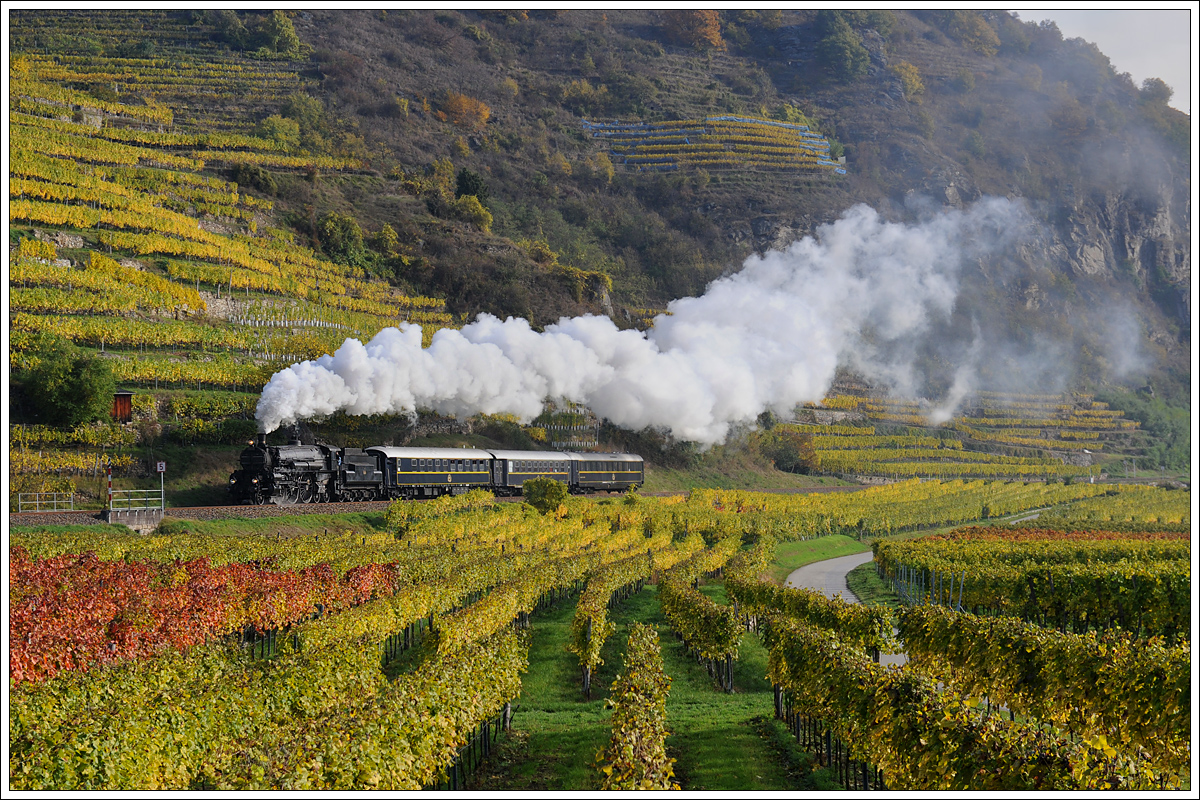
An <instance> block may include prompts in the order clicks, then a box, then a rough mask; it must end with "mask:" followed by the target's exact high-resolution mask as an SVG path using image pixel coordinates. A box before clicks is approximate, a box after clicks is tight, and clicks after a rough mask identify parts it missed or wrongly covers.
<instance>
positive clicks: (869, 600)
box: [846, 561, 903, 610]
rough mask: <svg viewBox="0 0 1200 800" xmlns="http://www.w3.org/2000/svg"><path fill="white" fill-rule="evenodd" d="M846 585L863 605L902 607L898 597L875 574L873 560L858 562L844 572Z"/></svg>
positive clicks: (896, 608)
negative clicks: (858, 563)
mask: <svg viewBox="0 0 1200 800" xmlns="http://www.w3.org/2000/svg"><path fill="white" fill-rule="evenodd" d="M846 586H848V587H849V588H850V591H852V592H854V596H855V597H857V598H858V601H859V602H860V603H862V604H863V605H864V606H872V607H875V606H883V607H885V608H891V609H895V610H899V609H901V608H903V605H902V604H901V603H900V597H899V596H898V595H897V594H896V593H895V592H893V591H892V588H891V587H890V586H888V584H887V583H885V582H884V580H883V579H882V578H880V577H879V576H878V575H876V574H875V562H874V561H868V562H867V563H866V564H860V565H859V566H857V567H855V568H854V569H852V570H850V571H849V572H848V573H846Z"/></svg>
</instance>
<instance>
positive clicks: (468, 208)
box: [450, 194, 492, 233]
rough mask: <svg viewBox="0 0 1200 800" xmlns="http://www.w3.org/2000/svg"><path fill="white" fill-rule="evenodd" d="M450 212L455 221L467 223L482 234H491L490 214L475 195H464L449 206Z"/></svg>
mask: <svg viewBox="0 0 1200 800" xmlns="http://www.w3.org/2000/svg"><path fill="white" fill-rule="evenodd" d="M450 210H451V213H453V215H454V216H455V217H456V218H457V219H460V220H462V221H463V222H469V223H470V224H472V225H474V226H475V227H476V228H479V230H481V231H483V232H484V233H491V232H492V213H491V212H490V211H488V210H487V209H486V208H484V207H483V204H482V203H480V202H479V198H477V197H476V196H475V195H473V194H464V195H463V196H462V197H460V198H458V199H457V200H455V201H454V202H453V203H451V204H450Z"/></svg>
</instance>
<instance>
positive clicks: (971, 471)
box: [777, 388, 1138, 480]
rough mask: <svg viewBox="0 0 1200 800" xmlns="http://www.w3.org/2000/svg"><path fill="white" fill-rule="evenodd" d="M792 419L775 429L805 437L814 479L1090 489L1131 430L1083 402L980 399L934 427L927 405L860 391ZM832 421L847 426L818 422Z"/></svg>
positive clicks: (1102, 408) (1116, 414)
mask: <svg viewBox="0 0 1200 800" xmlns="http://www.w3.org/2000/svg"><path fill="white" fill-rule="evenodd" d="M829 412H833V415H832V417H831V415H830V413H829ZM797 413H798V420H799V422H798V423H791V424H785V425H781V426H777V429H778V430H780V431H786V432H788V433H792V434H797V435H802V436H805V437H807V438H806V439H805V444H804V447H805V448H806V453H807V455H806V461H807V463H808V465H809V467H810V469H811V470H812V471H814V472H820V473H826V474H835V475H842V476H847V477H853V476H868V477H869V476H878V477H889V478H892V479H899V478H905V477H913V476H923V477H931V478H952V477H978V478H1013V479H1020V480H1063V479H1068V478H1069V479H1078V478H1087V479H1094V478H1095V477H1097V476H1099V475H1101V474H1102V473H1103V472H1104V468H1103V466H1102V463H1103V461H1107V459H1104V458H1103V452H1104V448H1105V446H1106V444H1109V445H1111V444H1117V445H1119V446H1121V447H1125V446H1128V438H1129V435H1130V433H1131V432H1133V431H1136V429H1137V427H1138V424H1137V422H1135V421H1133V420H1127V419H1123V418H1122V413H1121V412H1120V411H1117V410H1114V409H1109V408H1108V407H1107V406H1106V405H1105V404H1104V403H1099V402H1096V401H1095V400H1093V399H1092V396H1091V395H1086V394H1067V395H1024V396H1015V395H1005V394H1001V393H996V392H979V393H978V394H977V395H975V396H973V397H971V398H968V400H967V401H966V402H965V404H964V405H963V407H962V408H961V409H960V412H959V416H956V417H954V418H952V419H949V420H947V421H945V422H942V423H940V424H935V423H934V422H932V421H931V417H932V416H933V409H932V408H931V407H930V406H929V405H928V404H927V403H923V402H916V401H908V400H898V399H894V398H886V397H879V396H876V395H873V394H871V393H870V392H869V391H867V390H865V388H864V390H861V391H860V392H856V393H835V394H832V395H830V396H829V397H827V398H825V400H824V401H822V402H821V403H820V404H819V405H809V406H806V407H805V408H803V409H798V411H797ZM833 417H836V418H838V419H842V420H845V421H846V422H845V423H843V424H835V425H830V424H822V423H820V422H817V421H816V420H818V419H822V420H823V419H826V418H833Z"/></svg>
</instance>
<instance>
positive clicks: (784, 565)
mask: <svg viewBox="0 0 1200 800" xmlns="http://www.w3.org/2000/svg"><path fill="white" fill-rule="evenodd" d="M870 549H871V546H870V545H869V544H864V543H863V542H860V541H858V540H857V539H852V538H850V537H849V536H842V535H840V534H839V535H837V536H821V537H818V538H816V539H807V540H804V541H794V542H780V543H779V544H778V545H777V546H776V548H775V563H774V564H773V565H771V567H770V568H769V570H768V574H769V575H770V577H771V580H773V581H774V582H775V583H778V584H782V583H783V582H784V581H785V580H787V576H788V575H790V574H791V573H792V572H794V571H795V570H797V569H799V568H800V567H803V566H804V565H806V564H813V563H815V562H817V561H824V560H826V559H829V558H838V557H839V556H849V555H853V554H855V553H865V552H867V551H868V550H870Z"/></svg>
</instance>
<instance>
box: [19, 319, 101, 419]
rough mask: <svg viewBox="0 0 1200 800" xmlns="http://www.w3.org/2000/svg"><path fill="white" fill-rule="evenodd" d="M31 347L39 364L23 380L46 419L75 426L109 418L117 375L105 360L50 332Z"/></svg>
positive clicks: (26, 391) (42, 335) (29, 394)
mask: <svg viewBox="0 0 1200 800" xmlns="http://www.w3.org/2000/svg"><path fill="white" fill-rule="evenodd" d="M31 350H32V353H33V355H34V356H35V358H36V361H37V363H36V364H35V365H34V366H33V367H32V368H30V369H29V371H28V372H26V373H24V374H23V375H22V376H21V377H22V378H23V381H22V382H23V383H24V385H25V393H26V395H27V396H28V397H29V398H30V399H31V400H33V402H34V404H35V405H36V406H37V407H38V408H39V409H40V410H41V411H42V414H43V417H44V419H45V420H46V421H47V422H49V423H50V424H52V425H64V426H69V427H75V426H76V425H82V424H83V423H86V422H96V421H99V420H104V419H107V418H108V416H109V414H110V412H111V411H112V404H113V392H115V391H116V378H114V377H113V373H112V368H111V367H110V366H109V365H108V362H107V361H106V360H104V359H103V358H100V357H99V356H96V355H91V354H89V353H86V352H84V351H83V350H80V349H79V348H77V347H76V346H75V345H73V344H72V343H71V342H69V341H67V340H65V339H61V338H59V337H57V336H51V335H48V334H41V335H39V336H38V338H37V339H36V340H35V342H34V344H33V347H32V348H31Z"/></svg>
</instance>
